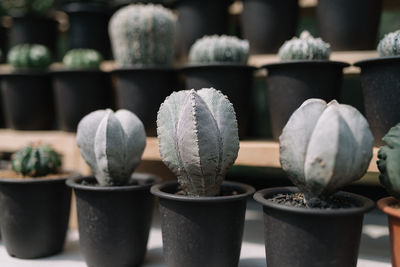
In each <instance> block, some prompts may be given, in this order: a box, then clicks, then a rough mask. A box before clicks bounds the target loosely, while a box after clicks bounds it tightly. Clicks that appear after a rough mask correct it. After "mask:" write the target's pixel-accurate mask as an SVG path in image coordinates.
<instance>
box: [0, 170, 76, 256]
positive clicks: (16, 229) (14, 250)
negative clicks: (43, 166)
mask: <svg viewBox="0 0 400 267" xmlns="http://www.w3.org/2000/svg"><path fill="white" fill-rule="evenodd" d="M70 176H71V177H77V176H78V174H71V175H70ZM66 178H68V177H63V178H32V179H18V178H0V200H1V201H0V230H1V235H2V241H3V243H4V245H5V247H6V249H7V252H8V254H9V255H10V256H12V257H17V258H22V259H33V258H41V257H46V256H50V255H54V254H57V253H59V252H61V251H62V248H63V246H64V240H65V235H66V231H67V228H68V219H69V212H70V201H71V189H70V188H68V187H67V186H66V185H65V180H66Z"/></svg>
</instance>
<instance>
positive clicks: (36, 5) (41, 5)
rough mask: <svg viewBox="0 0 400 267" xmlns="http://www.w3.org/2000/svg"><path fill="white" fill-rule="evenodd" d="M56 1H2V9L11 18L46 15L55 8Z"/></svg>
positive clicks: (0, 4)
mask: <svg viewBox="0 0 400 267" xmlns="http://www.w3.org/2000/svg"><path fill="white" fill-rule="evenodd" d="M54 3H55V1H54V0H1V1H0V9H2V10H3V11H4V12H5V13H6V14H8V15H10V16H16V17H19V16H25V15H28V14H34V15H44V14H46V13H47V12H49V11H50V10H51V8H52V7H53V6H54Z"/></svg>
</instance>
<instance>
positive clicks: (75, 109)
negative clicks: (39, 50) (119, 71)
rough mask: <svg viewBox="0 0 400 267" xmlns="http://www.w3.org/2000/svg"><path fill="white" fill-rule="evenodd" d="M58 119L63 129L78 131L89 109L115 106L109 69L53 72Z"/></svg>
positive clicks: (60, 127)
mask: <svg viewBox="0 0 400 267" xmlns="http://www.w3.org/2000/svg"><path fill="white" fill-rule="evenodd" d="M52 76H53V88H54V99H55V109H56V114H57V122H58V127H59V129H60V130H63V131H72V132H73V131H76V127H77V126H78V123H79V121H80V120H81V119H82V118H83V117H84V116H85V115H87V114H88V113H90V112H92V111H95V110H98V109H105V108H113V101H112V100H113V94H112V87H111V77H110V75H109V73H106V72H102V71H99V70H63V71H54V72H53V75H52Z"/></svg>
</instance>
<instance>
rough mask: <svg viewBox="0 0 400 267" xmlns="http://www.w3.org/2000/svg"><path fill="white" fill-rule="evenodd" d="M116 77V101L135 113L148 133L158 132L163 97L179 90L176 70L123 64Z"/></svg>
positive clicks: (152, 134) (119, 105)
mask: <svg viewBox="0 0 400 267" xmlns="http://www.w3.org/2000/svg"><path fill="white" fill-rule="evenodd" d="M112 73H113V75H114V77H115V78H116V79H115V80H116V104H117V107H118V108H120V109H121V108H124V109H128V110H130V111H132V112H133V113H135V114H136V115H137V116H138V117H139V118H140V120H141V121H142V122H143V124H144V127H145V130H146V135H147V136H157V126H156V121H157V111H158V109H159V108H160V105H161V103H162V102H163V101H164V99H165V98H166V97H167V96H169V95H170V94H171V92H172V91H174V90H176V82H177V78H176V70H175V69H173V68H167V67H165V68H162V67H131V68H120V69H116V70H114V71H113V72H112Z"/></svg>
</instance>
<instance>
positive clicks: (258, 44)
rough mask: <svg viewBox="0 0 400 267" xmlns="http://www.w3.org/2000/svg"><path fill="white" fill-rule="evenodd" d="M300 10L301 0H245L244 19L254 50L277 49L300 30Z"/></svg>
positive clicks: (248, 38)
mask: <svg viewBox="0 0 400 267" xmlns="http://www.w3.org/2000/svg"><path fill="white" fill-rule="evenodd" d="M298 13H299V7H298V0H279V1H276V0H244V1H243V12H242V16H241V23H242V29H243V37H244V38H245V39H247V40H249V41H250V52H251V53H252V54H265V53H276V52H277V51H278V50H279V47H280V46H281V45H282V44H283V42H284V41H286V40H288V39H290V38H292V37H293V36H294V35H295V34H296V28H297V21H298Z"/></svg>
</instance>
